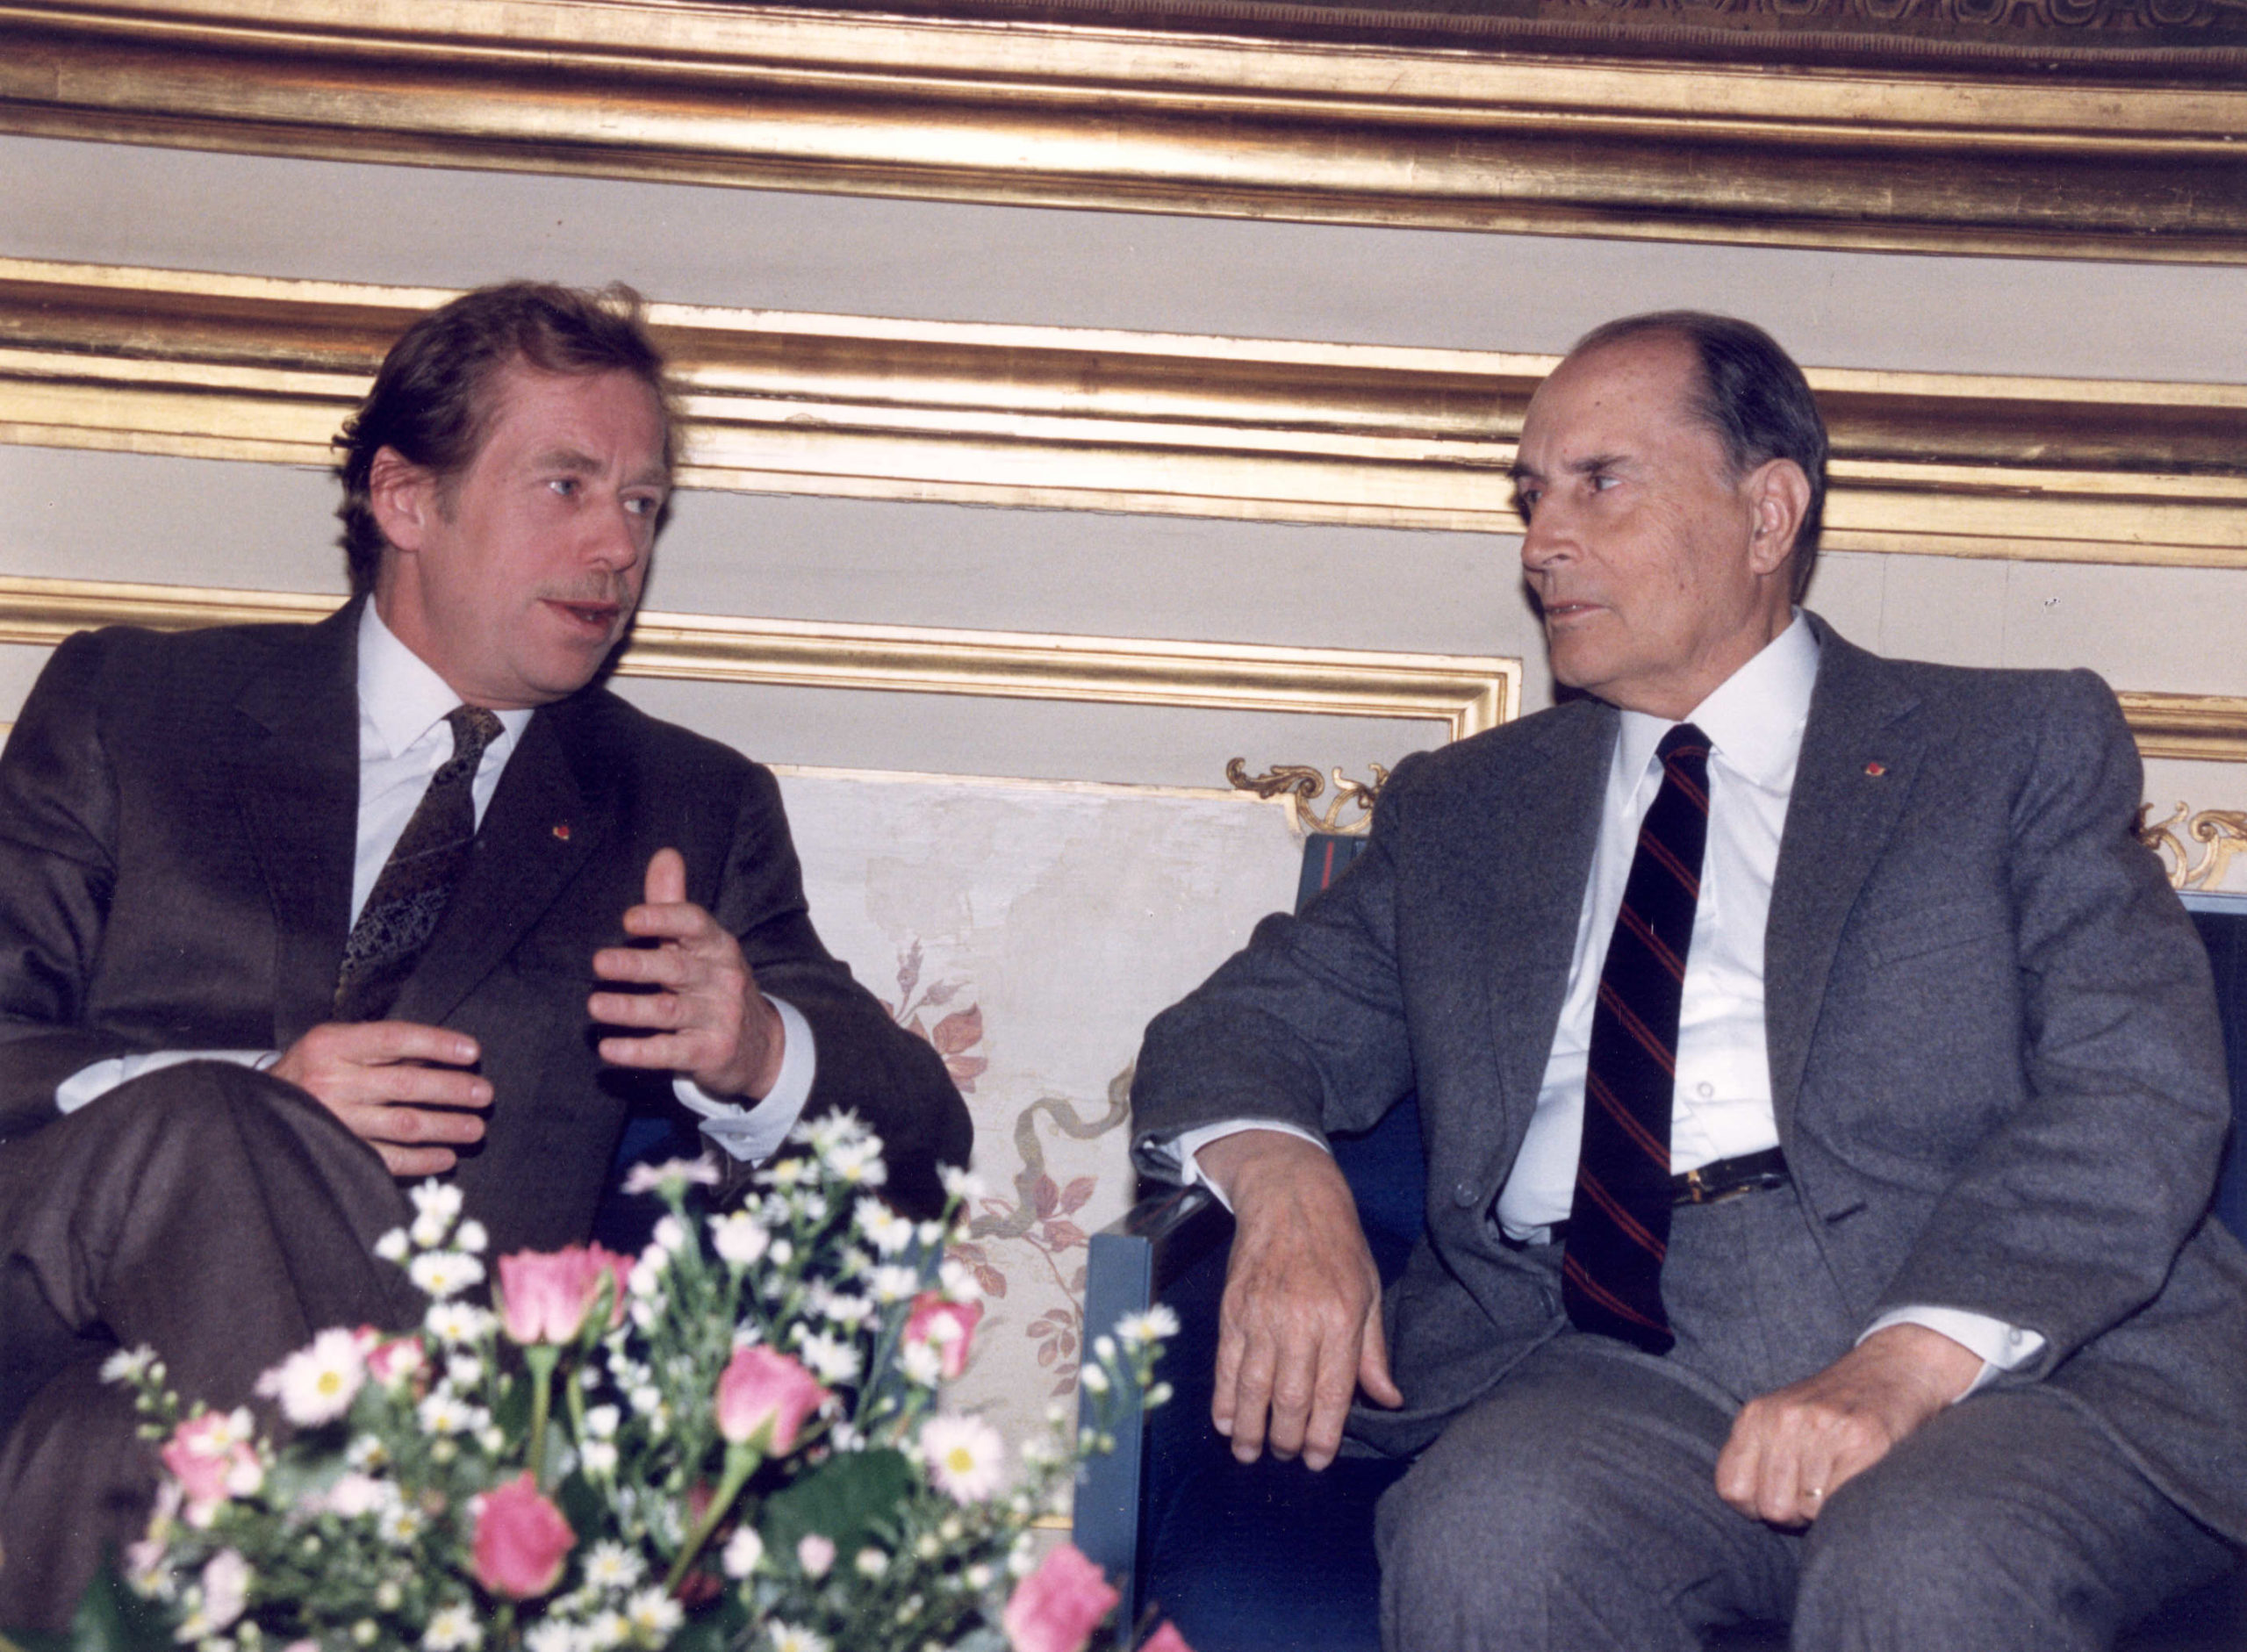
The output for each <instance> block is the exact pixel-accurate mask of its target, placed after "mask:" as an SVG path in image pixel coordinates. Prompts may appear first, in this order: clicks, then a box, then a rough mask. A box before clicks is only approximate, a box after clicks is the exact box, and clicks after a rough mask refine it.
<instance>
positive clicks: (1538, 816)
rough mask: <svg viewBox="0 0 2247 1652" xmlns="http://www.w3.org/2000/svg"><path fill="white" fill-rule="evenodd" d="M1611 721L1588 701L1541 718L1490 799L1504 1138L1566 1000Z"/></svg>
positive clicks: (1518, 1123) (1533, 1086)
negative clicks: (1521, 756)
mask: <svg viewBox="0 0 2247 1652" xmlns="http://www.w3.org/2000/svg"><path fill="white" fill-rule="evenodd" d="M1618 726H1619V721H1618V719H1617V716H1616V714H1615V712H1614V710H1613V709H1612V707H1608V706H1605V705H1602V704H1600V703H1598V702H1597V701H1582V702H1579V703H1577V704H1576V705H1572V706H1568V707H1561V708H1560V709H1559V710H1557V711H1555V712H1554V713H1552V714H1549V715H1547V716H1546V717H1545V718H1543V719H1542V720H1541V722H1540V728H1539V730H1538V733H1537V736H1536V738H1535V739H1534V741H1533V743H1532V745H1531V748H1530V751H1529V753H1528V755H1527V757H1526V759H1525V760H1524V761H1523V762H1522V763H1521V764H1520V765H1519V766H1518V769H1517V770H1516V771H1514V772H1511V773H1508V774H1507V775H1505V776H1504V785H1503V786H1501V787H1500V788H1498V789H1497V794H1496V795H1495V796H1493V797H1492V798H1491V799H1490V808H1491V812H1492V815H1493V816H1494V819H1493V831H1492V833H1491V838H1492V840H1493V841H1494V843H1496V844H1502V845H1503V844H1511V845H1514V846H1515V851H1514V852H1512V853H1507V852H1505V851H1503V850H1495V849H1494V850H1493V851H1492V853H1491V855H1490V863H1491V866H1492V867H1493V871H1494V875H1495V876H1496V877H1497V893H1496V899H1495V900H1494V901H1493V902H1492V904H1491V921H1490V931H1489V933H1490V940H1491V944H1492V945H1494V946H1495V947H1496V948H1497V964H1496V966H1495V967H1494V968H1493V970H1492V971H1491V973H1490V979H1491V980H1492V983H1493V987H1494V988H1495V997H1494V1000H1493V1002H1492V1006H1491V1014H1492V1022H1493V1025H1494V1026H1495V1028H1496V1029H1497V1037H1496V1038H1495V1040H1494V1043H1495V1045H1496V1047H1497V1052H1498V1065H1499V1075H1500V1079H1501V1081H1502V1083H1503V1085H1504V1095H1505V1103H1506V1114H1507V1119H1508V1125H1509V1138H1518V1134H1519V1132H1520V1131H1522V1130H1524V1129H1526V1127H1527V1125H1528V1122H1529V1116H1530V1114H1531V1113H1532V1112H1533V1110H1535V1107H1536V1105H1537V1095H1538V1092H1539V1091H1540V1089H1541V1088H1543V1086H1544V1081H1545V1068H1546V1066H1547V1063H1548V1061H1549V1060H1550V1059H1551V1057H1552V1053H1553V1036H1554V1031H1555V1030H1556V1029H1557V1028H1558V1027H1559V1025H1560V1020H1561V1004H1562V1002H1564V1001H1565V1000H1566V999H1567V997H1568V988H1569V964H1570V962H1571V960H1572V959H1573V958H1574V956H1575V952H1576V928H1577V924H1578V923H1579V921H1580V919H1581V917H1582V916H1583V891H1584V885H1585V882H1586V881H1587V880H1589V879H1590V876H1591V858H1592V851H1593V850H1594V849H1595V848H1596V847H1597V843H1598V838H1599V810H1600V806H1601V803H1602V801H1603V800H1604V797H1605V795H1606V788H1607V765H1608V763H1609V761H1610V760H1611V758H1612V753H1613V751H1614V746H1615V733H1616V729H1617V728H1618Z"/></svg>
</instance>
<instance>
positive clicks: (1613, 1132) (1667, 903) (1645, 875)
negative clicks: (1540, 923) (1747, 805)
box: [1561, 722, 1709, 1354]
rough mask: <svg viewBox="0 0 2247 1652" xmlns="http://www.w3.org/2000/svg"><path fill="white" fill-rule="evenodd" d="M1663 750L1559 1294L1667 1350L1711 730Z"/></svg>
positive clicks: (1587, 1093) (1610, 1005) (1594, 1062)
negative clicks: (1672, 1148)
mask: <svg viewBox="0 0 2247 1652" xmlns="http://www.w3.org/2000/svg"><path fill="white" fill-rule="evenodd" d="M1655 753H1656V755H1657V756H1659V757H1660V758H1662V789H1661V790H1660V791H1659V792H1657V793H1655V800H1654V805H1653V807H1652V808H1648V810H1647V814H1646V819H1645V820H1644V822H1641V823H1640V827H1639V848H1638V852H1637V854H1636V855H1634V856H1633V858H1632V860H1631V875H1630V878H1629V880H1627V881H1626V883H1625V884H1624V886H1623V907H1622V910H1621V911H1619V912H1618V913H1617V914H1616V915H1615V933H1614V935H1613V937H1612V938H1611V939H1610V940H1609V941H1608V943H1607V962H1606V964H1605V965H1604V966H1603V967H1602V968H1601V970H1600V972H1599V1002H1598V1003H1597V1006H1596V1007H1595V1008H1594V1009H1593V1010H1592V1015H1591V1051H1590V1059H1589V1061H1588V1062H1587V1064H1586V1067H1585V1071H1584V1083H1583V1148H1582V1151H1581V1153H1579V1155H1578V1158H1577V1160H1576V1201H1575V1203H1573V1204H1572V1205H1571V1206H1570V1207H1569V1234H1568V1251H1567V1255H1566V1257H1565V1259H1564V1260H1563V1261H1562V1264H1561V1296H1562V1298H1563V1300H1564V1301H1565V1302H1566V1303H1567V1304H1568V1310H1569V1318H1570V1319H1571V1320H1572V1321H1574V1322H1575V1324H1576V1327H1577V1328H1578V1329H1579V1330H1583V1331H1590V1332H1597V1333H1598V1334H1600V1335H1602V1336H1610V1337H1619V1338H1621V1339H1622V1340H1624V1341H1626V1342H1630V1343H1634V1344H1636V1345H1637V1346H1638V1347H1641V1348H1644V1349H1645V1350H1646V1351H1647V1352H1648V1353H1649V1354H1667V1353H1669V1349H1670V1346H1671V1344H1672V1343H1674V1342H1675V1341H1676V1338H1675V1337H1674V1336H1672V1335H1671V1334H1670V1330H1669V1315H1668V1314H1667V1313H1665V1312H1664V1311H1662V1253H1663V1252H1664V1251H1665V1250H1666V1249H1667V1248H1668V1246H1669V1209H1670V1202H1671V1195H1670V1186H1669V1117H1670V1112H1671V1110H1672V1108H1673V1106H1674V1105H1675V1102H1676V1088H1677V1013H1678V1001H1679V998H1680V996H1681V995H1682V993H1683V988H1684V984H1685V953H1686V950H1687V948H1688V947H1690V946H1691V945H1692V940H1693V909H1694V907H1695V905H1696V903H1697V902H1698V901H1699V899H1700V894H1701V851H1702V850H1703V848H1704V847H1705V844H1707V841H1708V835H1709V738H1708V736H1706V735H1705V734H1703V733H1702V732H1701V731H1700V730H1699V729H1697V728H1695V727H1694V726H1693V725H1692V724H1691V723H1690V722H1683V723H1680V724H1678V725H1677V727H1676V728H1675V729H1671V730H1670V731H1669V733H1668V734H1666V735H1664V736H1662V743H1661V745H1660V746H1658V747H1656V748H1655Z"/></svg>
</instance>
